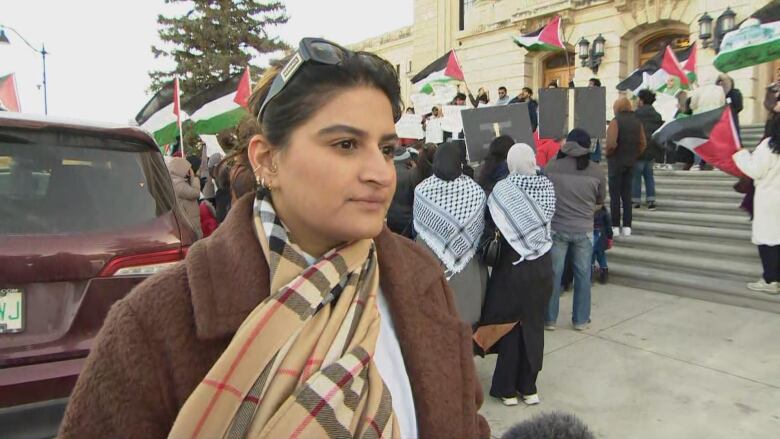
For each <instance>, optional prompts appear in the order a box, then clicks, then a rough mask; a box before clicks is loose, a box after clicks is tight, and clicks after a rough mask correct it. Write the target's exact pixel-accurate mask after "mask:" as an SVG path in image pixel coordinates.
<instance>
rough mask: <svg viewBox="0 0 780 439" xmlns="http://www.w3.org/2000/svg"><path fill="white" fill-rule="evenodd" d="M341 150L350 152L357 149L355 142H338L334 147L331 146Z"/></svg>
mask: <svg viewBox="0 0 780 439" xmlns="http://www.w3.org/2000/svg"><path fill="white" fill-rule="evenodd" d="M333 146H335V147H337V148H339V149H341V150H344V151H352V150H354V149H356V148H357V142H356V141H355V140H352V139H350V140H340V141H338V142H337V143H336V144H335V145H333Z"/></svg>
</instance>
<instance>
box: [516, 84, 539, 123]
mask: <svg viewBox="0 0 780 439" xmlns="http://www.w3.org/2000/svg"><path fill="white" fill-rule="evenodd" d="M524 102H527V103H528V117H530V118H531V131H536V127H537V126H539V103H538V102H536V101H535V100H534V91H533V90H531V89H530V88H529V87H523V89H522V90H521V91H520V94H519V95H517V97H515V98H514V99H512V100H511V101H509V105H512V104H522V103H524Z"/></svg>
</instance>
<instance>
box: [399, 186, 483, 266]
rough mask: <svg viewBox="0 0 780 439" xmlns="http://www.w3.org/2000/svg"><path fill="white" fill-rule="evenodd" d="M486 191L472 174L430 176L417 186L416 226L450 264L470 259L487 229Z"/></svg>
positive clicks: (438, 253) (446, 264)
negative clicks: (448, 176) (473, 178)
mask: <svg viewBox="0 0 780 439" xmlns="http://www.w3.org/2000/svg"><path fill="white" fill-rule="evenodd" d="M485 201H486V196H485V192H484V191H483V190H482V188H481V187H479V185H478V184H477V183H476V182H475V181H474V180H472V179H471V178H470V177H467V176H465V175H461V176H460V177H458V178H456V179H454V180H452V181H444V180H442V179H440V178H438V177H436V176H435V175H434V176H432V177H428V178H427V179H425V180H424V181H423V182H422V183H420V184H419V185H418V186H417V188H416V189H415V190H414V228H415V230H416V231H417V233H418V234H419V235H420V237H421V238H422V239H423V240H424V241H425V243H426V244H428V247H430V248H431V250H433V252H434V253H435V254H436V256H437V257H438V258H439V259H440V260H441V261H442V263H443V264H444V266H445V267H446V268H447V275H448V276H451V275H454V274H456V273H459V272H460V271H461V270H463V268H464V267H465V266H466V264H468V263H469V261H470V260H471V258H472V257H473V256H474V253H475V252H476V250H477V246H478V245H479V240H480V238H481V237H482V232H483V231H484V230H485V214H484V212H485Z"/></svg>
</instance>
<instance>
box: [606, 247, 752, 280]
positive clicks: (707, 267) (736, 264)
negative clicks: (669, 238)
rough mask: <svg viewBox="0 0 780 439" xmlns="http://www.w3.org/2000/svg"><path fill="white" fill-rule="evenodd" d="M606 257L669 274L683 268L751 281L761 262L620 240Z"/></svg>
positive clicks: (701, 273) (709, 274)
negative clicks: (703, 254)
mask: <svg viewBox="0 0 780 439" xmlns="http://www.w3.org/2000/svg"><path fill="white" fill-rule="evenodd" d="M628 239H631V238H630V237H629V238H628ZM608 258H609V260H614V261H618V262H626V263H627V262H629V261H630V262H632V263H635V265H646V266H648V267H655V268H659V269H666V270H667V272H668V273H669V274H670V275H671V274H673V273H677V272H680V271H684V272H689V273H693V274H696V275H701V276H712V277H716V278H730V279H733V280H737V281H744V282H750V281H754V280H756V279H758V278H760V277H761V274H762V268H761V263H760V262H757V263H749V262H741V261H736V260H732V259H726V258H716V257H706V256H702V257H696V256H695V255H691V254H686V253H683V252H669V251H663V250H661V251H659V250H651V249H645V248H633V247H627V246H623V245H621V244H620V242H618V244H617V245H616V246H615V247H613V248H612V250H610V251H609V255H608Z"/></svg>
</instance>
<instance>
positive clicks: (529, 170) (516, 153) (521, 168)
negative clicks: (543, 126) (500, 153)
mask: <svg viewBox="0 0 780 439" xmlns="http://www.w3.org/2000/svg"><path fill="white" fill-rule="evenodd" d="M506 163H507V166H508V167H509V173H510V174H522V175H536V154H535V153H534V150H533V148H531V147H530V146H528V145H527V144H525V143H515V144H514V145H512V147H511V148H510V149H509V153H508V154H507V156H506Z"/></svg>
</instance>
